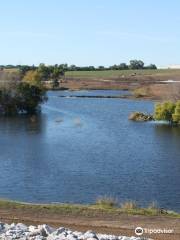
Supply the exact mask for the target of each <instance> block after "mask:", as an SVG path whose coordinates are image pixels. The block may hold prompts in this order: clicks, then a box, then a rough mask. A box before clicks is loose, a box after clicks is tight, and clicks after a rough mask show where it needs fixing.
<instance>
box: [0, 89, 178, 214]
mask: <svg viewBox="0 0 180 240" xmlns="http://www.w3.org/2000/svg"><path fill="white" fill-rule="evenodd" d="M72 94H73V96H76V95H80V94H82V95H83V96H84V95H87V94H88V95H93V96H96V95H103V96H104V95H107V96H109V95H113V96H114V95H121V94H124V92H123V91H88V92H86V91H83V92H69V91H54V92H53V91H50V92H49V93H48V96H49V101H48V102H47V103H45V104H44V105H43V106H42V113H41V114H40V115H39V116H37V117H25V116H21V117H16V118H14V117H13V118H7V117H1V118H0V197H1V198H9V199H13V200H20V201H27V202H41V203H50V202H68V203H92V202H94V201H95V200H96V199H97V198H98V197H99V196H104V195H107V196H112V197H115V198H117V199H119V201H122V202H123V201H125V200H135V201H138V202H139V203H140V204H141V205H142V206H147V205H148V204H149V203H150V202H152V201H156V202H157V203H158V204H159V206H160V207H163V208H166V209H172V210H176V211H180V187H179V186H180V128H177V127H170V126H168V125H166V124H157V123H154V122H148V123H137V122H132V121H129V120H128V116H129V114H130V113H131V112H133V111H142V112H148V113H152V112H153V106H154V103H153V102H151V101H134V100H128V99H109V98H107V99H106V98H68V97H66V98H62V97H60V96H69V95H72Z"/></svg>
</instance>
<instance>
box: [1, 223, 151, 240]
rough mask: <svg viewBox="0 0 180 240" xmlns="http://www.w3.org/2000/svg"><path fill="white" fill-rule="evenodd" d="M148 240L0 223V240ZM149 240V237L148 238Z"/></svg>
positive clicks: (45, 226) (41, 226) (46, 226)
mask: <svg viewBox="0 0 180 240" xmlns="http://www.w3.org/2000/svg"><path fill="white" fill-rule="evenodd" d="M14 239H19V240H148V239H147V238H139V237H126V236H115V235H107V234H96V233H95V232H93V231H87V232H85V233H82V232H78V231H74V232H73V231H71V230H70V229H66V228H64V227H61V228H58V229H54V228H52V227H50V226H48V225H46V224H43V225H39V226H37V227H35V226H29V227H28V226H26V225H24V224H22V223H18V224H14V223H13V224H11V225H8V224H4V223H0V240H14ZM149 240H150V239H149Z"/></svg>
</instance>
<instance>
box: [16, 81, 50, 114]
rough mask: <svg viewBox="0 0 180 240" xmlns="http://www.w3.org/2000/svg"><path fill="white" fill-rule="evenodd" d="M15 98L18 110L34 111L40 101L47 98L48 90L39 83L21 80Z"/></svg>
mask: <svg viewBox="0 0 180 240" xmlns="http://www.w3.org/2000/svg"><path fill="white" fill-rule="evenodd" d="M15 99H16V102H17V109H18V112H25V113H28V114H29V113H34V112H36V110H37V108H38V106H39V104H40V103H43V102H45V101H46V100H47V97H46V91H45V89H44V88H41V87H40V86H37V85H31V84H29V83H26V82H21V83H19V84H18V85H17V89H16V95H15Z"/></svg>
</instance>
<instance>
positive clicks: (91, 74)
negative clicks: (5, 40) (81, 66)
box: [65, 69, 180, 78]
mask: <svg viewBox="0 0 180 240" xmlns="http://www.w3.org/2000/svg"><path fill="white" fill-rule="evenodd" d="M134 74H136V75H138V76H139V75H141V76H145V75H156V76H157V75H161V76H162V75H163V76H164V75H165V76H166V75H172V76H173V75H180V69H157V70H149V69H147V70H146V69H145V70H105V71H69V72H66V74H65V76H66V77H75V78H76V77H79V78H81V77H87V78H108V77H109V78H118V77H123V76H125V77H127V76H132V75H134Z"/></svg>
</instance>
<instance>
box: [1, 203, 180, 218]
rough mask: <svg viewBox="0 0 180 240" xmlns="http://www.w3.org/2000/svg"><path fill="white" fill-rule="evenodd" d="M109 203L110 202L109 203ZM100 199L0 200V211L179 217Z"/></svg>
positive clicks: (70, 214)
mask: <svg viewBox="0 0 180 240" xmlns="http://www.w3.org/2000/svg"><path fill="white" fill-rule="evenodd" d="M109 203H110V204H109ZM109 203H108V202H106V201H104V200H103V201H100V200H98V201H97V203H95V204H92V205H80V204H30V203H21V202H15V201H9V200H0V211H1V210H7V211H19V212H22V214H23V212H26V213H31V214H33V213H44V214H61V215H66V216H103V215H111V217H113V216H119V215H121V214H129V215H144V216H167V217H176V218H180V214H179V213H175V212H173V211H165V210H161V209H158V208H155V207H154V206H153V207H148V208H139V207H138V206H137V205H136V204H134V203H133V202H126V203H124V204H122V205H121V207H119V206H117V205H114V204H112V201H110V202H109Z"/></svg>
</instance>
